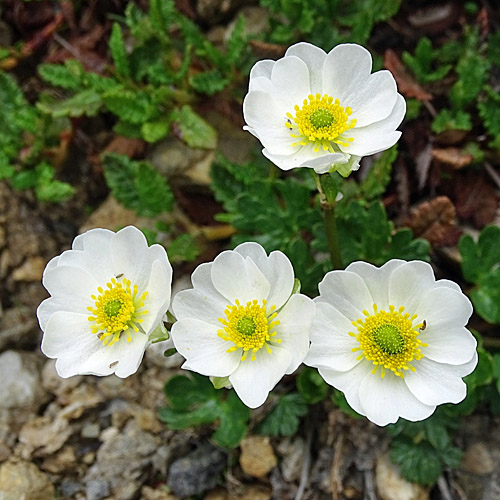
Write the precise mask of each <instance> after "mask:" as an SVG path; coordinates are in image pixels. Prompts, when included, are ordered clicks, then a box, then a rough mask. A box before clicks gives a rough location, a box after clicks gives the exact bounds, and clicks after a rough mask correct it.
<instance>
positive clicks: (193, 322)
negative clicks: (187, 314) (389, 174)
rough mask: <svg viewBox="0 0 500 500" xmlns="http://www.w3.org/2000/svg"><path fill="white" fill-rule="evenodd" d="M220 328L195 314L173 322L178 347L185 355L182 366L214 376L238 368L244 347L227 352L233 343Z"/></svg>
mask: <svg viewBox="0 0 500 500" xmlns="http://www.w3.org/2000/svg"><path fill="white" fill-rule="evenodd" d="M217 330H219V328H217V327H216V326H214V325H212V324H209V323H206V322H204V321H200V320H198V319H193V318H186V319H181V320H179V321H177V322H175V323H174V325H173V326H172V331H171V332H170V333H171V335H172V339H173V341H174V345H175V348H176V349H177V351H179V353H180V354H182V355H183V356H184V357H185V358H186V362H185V363H184V364H183V365H182V367H183V368H185V369H187V370H192V371H195V372H198V373H201V374H202V375H207V376H212V377H227V376H228V375H230V374H231V373H233V372H234V371H235V370H236V368H237V367H238V365H239V364H240V359H241V355H242V352H243V351H242V350H241V349H240V350H238V351H233V352H227V350H228V349H230V348H231V347H232V346H234V344H233V343H232V342H228V341H226V340H223V339H221V338H220V337H219V336H218V335H217Z"/></svg>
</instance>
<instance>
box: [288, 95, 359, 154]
mask: <svg viewBox="0 0 500 500" xmlns="http://www.w3.org/2000/svg"><path fill="white" fill-rule="evenodd" d="M308 98H309V101H308V100H307V99H304V102H303V106H302V108H300V107H299V106H298V105H296V106H295V116H293V115H292V114H291V113H287V114H286V116H287V120H286V121H285V126H286V127H287V128H288V129H289V130H290V132H291V133H290V135H291V136H292V137H294V138H297V139H299V140H298V141H297V142H294V143H292V146H299V145H301V146H306V145H307V144H308V143H309V142H314V143H315V145H314V151H316V152H318V151H319V148H320V147H322V148H323V150H325V151H330V152H331V153H334V152H335V150H334V148H333V146H332V143H335V144H339V145H341V146H343V147H347V146H349V143H351V142H352V141H354V138H353V137H345V136H344V135H343V134H344V133H345V132H347V131H348V130H350V129H352V128H353V127H354V126H355V125H356V119H354V118H352V119H349V117H350V116H351V114H352V109H351V108H350V107H347V108H344V107H342V106H341V105H340V101H339V100H338V99H335V101H334V100H333V97H331V96H329V95H327V94H323V96H321V94H316V95H312V94H311V95H309V96H308Z"/></svg>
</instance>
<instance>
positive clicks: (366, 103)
mask: <svg viewBox="0 0 500 500" xmlns="http://www.w3.org/2000/svg"><path fill="white" fill-rule="evenodd" d="M371 70H372V58H371V55H370V53H369V52H368V51H367V50H366V49H365V48H363V47H361V46H360V45H356V44H343V45H337V46H336V47H335V48H333V49H332V50H331V51H330V52H329V53H328V54H326V53H325V52H324V51H323V50H322V49H320V48H318V47H316V46H314V45H311V44H309V43H298V44H296V45H292V46H291V47H290V48H289V49H288V50H287V51H286V54H285V57H283V58H282V59H279V60H278V61H271V60H263V61H259V62H257V63H256V64H255V66H254V67H253V68H252V71H251V72H250V85H249V92H248V94H247V96H246V97H245V101H244V103H243V115H244V117H245V121H246V123H247V124H248V126H247V127H245V129H246V130H248V131H249V132H251V133H252V134H253V135H254V136H255V137H257V138H258V139H259V140H260V142H261V143H262V145H263V146H264V149H263V150H262V153H263V154H264V156H266V157H267V158H268V159H269V160H271V161H272V162H273V163H275V164H276V165H277V166H278V167H279V168H281V169H283V170H290V169H292V168H294V167H310V168H314V170H315V171H316V172H318V173H324V172H327V171H329V170H330V169H335V170H338V171H339V172H340V173H341V174H342V175H344V176H346V175H348V174H349V173H350V172H351V171H352V170H357V169H358V168H359V160H360V159H361V157H362V156H365V155H371V154H374V153H377V152H379V151H384V150H385V149H388V148H390V147H391V146H393V145H394V144H395V143H396V142H397V141H398V139H399V137H400V135H401V132H397V131H396V128H397V127H398V126H399V124H400V123H401V121H402V120H403V117H404V114H405V111H406V104H405V100H404V99H403V97H402V96H401V95H400V94H398V92H397V89H396V82H395V80H394V78H393V76H392V74H391V73H390V72H389V71H387V70H383V71H377V72H376V73H373V74H370V73H371Z"/></svg>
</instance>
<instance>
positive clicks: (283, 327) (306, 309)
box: [273, 293, 316, 374]
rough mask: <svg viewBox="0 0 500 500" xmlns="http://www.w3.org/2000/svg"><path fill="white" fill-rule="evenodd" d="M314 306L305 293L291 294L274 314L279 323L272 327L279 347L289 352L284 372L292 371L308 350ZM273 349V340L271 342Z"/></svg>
mask: <svg viewBox="0 0 500 500" xmlns="http://www.w3.org/2000/svg"><path fill="white" fill-rule="evenodd" d="M315 311H316V306H315V304H314V302H313V301H312V300H311V299H310V298H309V297H306V296H305V295H301V294H299V293H297V294H295V295H292V296H291V297H290V300H289V301H288V302H287V303H286V305H285V307H283V309H282V310H281V311H280V312H279V314H278V315H277V316H276V320H277V321H279V322H280V323H279V325H277V326H276V327H275V328H274V331H275V332H276V333H277V335H276V339H280V340H281V344H279V345H280V347H282V348H283V349H286V350H287V351H289V352H290V354H291V356H292V360H291V363H290V366H289V367H288V368H287V371H286V373H287V374H290V373H293V372H294V371H295V370H296V369H297V368H298V367H299V365H300V364H301V363H302V361H304V358H305V357H306V354H307V351H308V350H309V330H310V328H311V323H312V321H313V319H314V314H315ZM273 349H274V342H273Z"/></svg>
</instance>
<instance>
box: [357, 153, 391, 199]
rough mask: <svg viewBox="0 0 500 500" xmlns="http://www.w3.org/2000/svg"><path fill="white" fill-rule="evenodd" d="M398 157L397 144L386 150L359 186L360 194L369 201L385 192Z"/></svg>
mask: <svg viewBox="0 0 500 500" xmlns="http://www.w3.org/2000/svg"><path fill="white" fill-rule="evenodd" d="M397 157H398V146H397V144H396V145H394V146H392V148H390V149H388V150H386V151H384V152H383V153H382V154H381V155H380V156H379V158H378V159H377V160H375V162H374V163H373V165H372V168H371V169H370V171H369V172H368V175H367V176H366V178H365V180H364V181H363V182H362V183H361V185H360V186H359V191H360V194H361V195H362V196H363V198H364V199H365V200H367V201H370V200H373V199H375V198H377V197H378V196H380V195H382V194H384V192H385V190H386V188H387V185H388V184H389V182H390V181H391V172H392V165H393V163H394V162H395V160H396V158H397Z"/></svg>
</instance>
